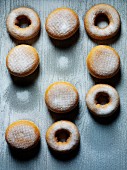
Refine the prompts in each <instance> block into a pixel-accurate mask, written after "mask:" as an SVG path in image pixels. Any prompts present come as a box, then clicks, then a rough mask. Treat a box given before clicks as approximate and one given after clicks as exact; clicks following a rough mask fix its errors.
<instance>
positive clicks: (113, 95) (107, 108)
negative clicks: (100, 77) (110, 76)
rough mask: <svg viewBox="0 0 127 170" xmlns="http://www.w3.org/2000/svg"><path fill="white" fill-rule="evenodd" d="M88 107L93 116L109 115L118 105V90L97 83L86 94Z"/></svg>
mask: <svg viewBox="0 0 127 170" xmlns="http://www.w3.org/2000/svg"><path fill="white" fill-rule="evenodd" d="M86 104H87V107H88V109H89V110H90V111H91V113H93V114H94V115H95V116H98V117H108V116H111V115H112V114H113V113H114V112H115V111H116V110H117V109H118V107H119V104H120V98H119V95H118V92H117V91H116V90H115V88H113V87H112V86H110V85H107V84H97V85H95V86H93V87H92V88H91V89H90V90H89V91H88V93H87V95H86Z"/></svg>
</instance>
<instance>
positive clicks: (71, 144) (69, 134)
mask: <svg viewBox="0 0 127 170" xmlns="http://www.w3.org/2000/svg"><path fill="white" fill-rule="evenodd" d="M46 141H47V144H48V146H49V147H50V148H51V149H52V150H53V151H56V152H58V153H68V152H70V151H72V150H74V149H75V148H76V147H77V146H78V144H79V141H80V134H79V131H78V128H77V127H76V126H75V124H74V123H72V122H70V121H63V120H61V121H58V122H55V123H54V124H52V125H51V126H50V127H49V128H48V130H47V132H46Z"/></svg>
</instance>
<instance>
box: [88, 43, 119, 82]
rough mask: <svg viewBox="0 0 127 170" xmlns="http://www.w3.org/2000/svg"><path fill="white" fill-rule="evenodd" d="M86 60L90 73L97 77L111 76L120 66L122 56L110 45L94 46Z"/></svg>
mask: <svg viewBox="0 0 127 170" xmlns="http://www.w3.org/2000/svg"><path fill="white" fill-rule="evenodd" d="M86 61H87V66H88V69H89V71H90V73H91V74H92V75H93V76H94V77H96V78H101V79H105V78H111V77H113V76H114V75H115V74H116V73H117V72H118V71H119V68H120V57H119V55H118V53H117V52H116V51H115V49H113V48H111V47H109V46H104V45H99V46H96V47H94V48H93V49H92V50H91V51H90V53H89V55H88V57H87V60H86Z"/></svg>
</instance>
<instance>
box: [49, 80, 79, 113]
mask: <svg viewBox="0 0 127 170" xmlns="http://www.w3.org/2000/svg"><path fill="white" fill-rule="evenodd" d="M76 91H77V90H76ZM76 91H75V90H74V89H73V87H72V85H70V84H65V83H62V82H60V83H57V84H55V83H54V85H53V86H52V87H51V88H50V89H49V91H48V93H47V94H46V103H47V105H48V107H49V108H50V109H51V110H52V111H57V112H63V113H64V112H67V111H70V110H72V109H73V108H74V107H76V105H77V101H78V93H77V92H76Z"/></svg>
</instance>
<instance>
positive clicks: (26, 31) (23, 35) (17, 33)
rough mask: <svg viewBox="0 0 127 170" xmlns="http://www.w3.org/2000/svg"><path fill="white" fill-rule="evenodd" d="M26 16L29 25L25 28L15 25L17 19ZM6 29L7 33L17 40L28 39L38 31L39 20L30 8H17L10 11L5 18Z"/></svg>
mask: <svg viewBox="0 0 127 170" xmlns="http://www.w3.org/2000/svg"><path fill="white" fill-rule="evenodd" d="M20 16H26V17H27V18H28V19H29V20H30V22H31V24H30V25H29V26H28V27H26V28H20V27H18V26H17V25H15V23H16V21H17V18H18V17H20ZM7 29H8V31H9V33H10V34H11V35H12V36H14V37H15V38H17V39H22V40H23V39H30V38H33V37H35V36H36V35H37V33H38V32H39V29H40V19H39V16H38V15H37V13H36V12H35V11H34V10H32V9H30V8H25V7H22V8H17V9H14V10H13V11H11V13H10V14H9V16H8V18H7Z"/></svg>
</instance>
